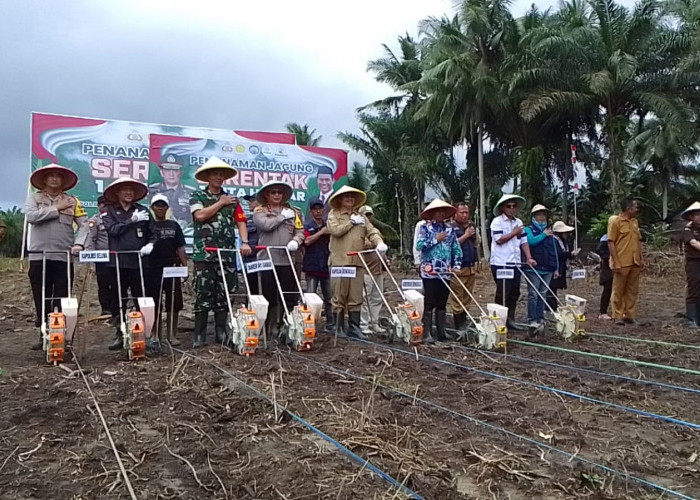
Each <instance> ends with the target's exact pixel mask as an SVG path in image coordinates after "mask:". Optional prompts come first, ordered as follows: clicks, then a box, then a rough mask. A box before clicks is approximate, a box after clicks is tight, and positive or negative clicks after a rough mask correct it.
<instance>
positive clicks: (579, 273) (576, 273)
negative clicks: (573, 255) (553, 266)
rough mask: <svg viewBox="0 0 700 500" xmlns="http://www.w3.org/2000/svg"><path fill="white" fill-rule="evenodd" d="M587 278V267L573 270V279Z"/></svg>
mask: <svg viewBox="0 0 700 500" xmlns="http://www.w3.org/2000/svg"><path fill="white" fill-rule="evenodd" d="M585 278H586V270H585V269H574V270H573V271H571V279H572V280H582V279H585Z"/></svg>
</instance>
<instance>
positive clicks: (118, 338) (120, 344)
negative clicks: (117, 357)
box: [108, 327, 124, 351]
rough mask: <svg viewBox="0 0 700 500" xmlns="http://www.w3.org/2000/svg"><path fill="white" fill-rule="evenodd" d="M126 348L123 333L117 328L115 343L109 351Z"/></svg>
mask: <svg viewBox="0 0 700 500" xmlns="http://www.w3.org/2000/svg"><path fill="white" fill-rule="evenodd" d="M123 348H124V338H123V337H122V331H121V330H120V329H119V327H117V330H116V331H115V333H114V342H112V343H111V344H110V346H109V347H108V349H109V350H110V351H118V350H119V349H123Z"/></svg>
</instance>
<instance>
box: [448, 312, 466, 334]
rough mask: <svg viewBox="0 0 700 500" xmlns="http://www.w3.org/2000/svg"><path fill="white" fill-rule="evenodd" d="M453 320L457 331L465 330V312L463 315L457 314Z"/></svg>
mask: <svg viewBox="0 0 700 500" xmlns="http://www.w3.org/2000/svg"><path fill="white" fill-rule="evenodd" d="M452 319H453V321H454V325H455V330H462V329H464V327H465V326H466V324H467V315H466V313H463V312H461V313H455V314H454V315H453V316H452Z"/></svg>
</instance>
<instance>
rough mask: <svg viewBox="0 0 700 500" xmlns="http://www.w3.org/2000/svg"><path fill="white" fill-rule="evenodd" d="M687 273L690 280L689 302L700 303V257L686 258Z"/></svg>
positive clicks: (686, 300)
mask: <svg viewBox="0 0 700 500" xmlns="http://www.w3.org/2000/svg"><path fill="white" fill-rule="evenodd" d="M685 275H686V279H687V280H688V293H687V295H686V297H685V302H686V303H687V304H700V259H686V261H685Z"/></svg>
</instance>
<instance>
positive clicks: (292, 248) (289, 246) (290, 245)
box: [287, 240, 299, 252]
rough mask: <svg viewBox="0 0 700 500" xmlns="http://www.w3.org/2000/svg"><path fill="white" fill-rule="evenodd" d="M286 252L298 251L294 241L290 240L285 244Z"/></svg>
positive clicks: (297, 244)
mask: <svg viewBox="0 0 700 500" xmlns="http://www.w3.org/2000/svg"><path fill="white" fill-rule="evenodd" d="M287 250H289V251H290V252H296V251H297V250H299V243H297V242H296V240H292V241H290V242H289V243H287Z"/></svg>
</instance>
